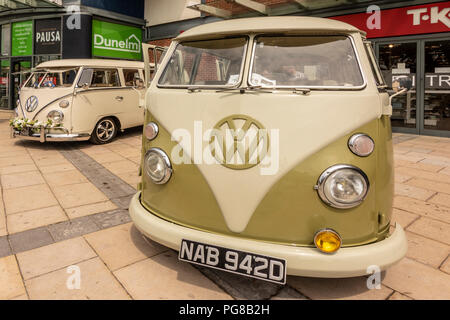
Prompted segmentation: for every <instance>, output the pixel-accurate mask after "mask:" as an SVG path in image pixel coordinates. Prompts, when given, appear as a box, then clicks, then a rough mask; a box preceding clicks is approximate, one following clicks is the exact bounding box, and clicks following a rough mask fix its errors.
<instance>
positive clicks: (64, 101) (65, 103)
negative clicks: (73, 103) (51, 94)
mask: <svg viewBox="0 0 450 320" xmlns="http://www.w3.org/2000/svg"><path fill="white" fill-rule="evenodd" d="M69 105H70V103H69V101H67V100H62V101H61V102H60V103H59V106H60V107H61V108H63V109H65V108H68V107H69Z"/></svg>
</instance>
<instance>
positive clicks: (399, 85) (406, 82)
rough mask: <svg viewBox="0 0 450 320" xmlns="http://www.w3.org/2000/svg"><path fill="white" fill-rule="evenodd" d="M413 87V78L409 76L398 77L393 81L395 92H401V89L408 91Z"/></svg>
mask: <svg viewBox="0 0 450 320" xmlns="http://www.w3.org/2000/svg"><path fill="white" fill-rule="evenodd" d="M411 88H412V79H411V78H410V77H408V76H400V77H397V78H396V79H395V80H394V81H393V82H392V89H393V90H394V92H396V93H399V92H401V91H404V92H407V91H409V90H411Z"/></svg>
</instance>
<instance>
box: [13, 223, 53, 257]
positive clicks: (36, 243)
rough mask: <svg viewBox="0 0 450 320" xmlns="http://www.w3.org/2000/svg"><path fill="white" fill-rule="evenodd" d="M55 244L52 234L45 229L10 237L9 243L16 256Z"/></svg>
mask: <svg viewBox="0 0 450 320" xmlns="http://www.w3.org/2000/svg"><path fill="white" fill-rule="evenodd" d="M53 242H54V240H53V238H52V236H51V235H50V232H48V230H47V229H46V228H45V227H42V228H37V229H33V230H28V231H24V232H19V233H16V234H12V235H9V243H10V244H11V248H12V251H13V252H14V253H15V254H17V253H20V252H24V251H28V250H32V249H35V248H40V247H43V246H46V245H49V244H51V243H53Z"/></svg>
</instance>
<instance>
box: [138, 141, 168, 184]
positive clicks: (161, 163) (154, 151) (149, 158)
mask: <svg viewBox="0 0 450 320" xmlns="http://www.w3.org/2000/svg"><path fill="white" fill-rule="evenodd" d="M144 168H145V172H146V174H147V175H148V176H149V177H150V179H151V180H152V181H153V182H154V183H156V184H164V183H166V182H167V181H169V179H170V177H171V176H172V165H171V163H170V160H169V157H168V156H167V154H165V153H164V151H162V150H161V149H158V148H151V149H149V150H148V151H147V153H146V154H145V159H144Z"/></svg>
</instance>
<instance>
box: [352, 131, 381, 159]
mask: <svg viewBox="0 0 450 320" xmlns="http://www.w3.org/2000/svg"><path fill="white" fill-rule="evenodd" d="M348 147H349V148H350V150H351V151H352V152H353V153H354V154H356V155H357V156H360V157H368V156H370V155H371V154H372V152H373V150H374V149H375V142H373V140H372V138H371V137H369V136H368V135H366V134H362V133H358V134H355V135H353V136H352V137H351V138H350V139H349V140H348Z"/></svg>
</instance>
